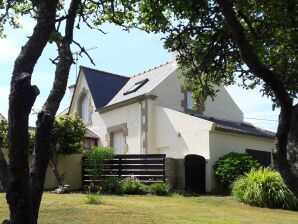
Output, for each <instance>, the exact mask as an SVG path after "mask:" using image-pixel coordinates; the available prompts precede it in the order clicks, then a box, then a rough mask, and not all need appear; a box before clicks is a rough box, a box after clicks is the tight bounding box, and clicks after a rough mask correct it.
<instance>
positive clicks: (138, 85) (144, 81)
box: [123, 79, 149, 95]
mask: <svg viewBox="0 0 298 224" xmlns="http://www.w3.org/2000/svg"><path fill="white" fill-rule="evenodd" d="M148 81H149V79H144V80H142V81H139V82H136V83H135V84H133V85H132V86H131V87H130V88H129V89H128V90H126V92H124V93H123V95H127V94H130V93H134V92H136V91H137V90H138V89H140V88H141V87H142V86H143V85H145V84H146V83H147V82H148Z"/></svg>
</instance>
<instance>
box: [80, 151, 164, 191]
mask: <svg viewBox="0 0 298 224" xmlns="http://www.w3.org/2000/svg"><path fill="white" fill-rule="evenodd" d="M165 159H166V155H164V154H144V155H142V154H126V155H116V156H115V157H114V158H113V159H111V160H108V161H106V162H105V164H104V173H103V175H102V178H105V177H118V179H124V178H126V177H130V176H133V177H135V178H137V179H139V180H140V181H142V182H144V183H161V182H165V180H166V178H165ZM82 169H83V186H86V185H88V184H89V183H90V182H91V181H92V179H93V178H92V177H93V176H92V170H91V169H90V168H89V167H88V161H87V160H86V158H83V166H82Z"/></svg>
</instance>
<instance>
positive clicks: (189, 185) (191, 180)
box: [184, 155, 206, 194]
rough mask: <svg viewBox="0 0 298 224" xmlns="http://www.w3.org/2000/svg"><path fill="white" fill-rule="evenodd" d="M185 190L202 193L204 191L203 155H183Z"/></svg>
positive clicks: (204, 162) (204, 169) (204, 165)
mask: <svg viewBox="0 0 298 224" xmlns="http://www.w3.org/2000/svg"><path fill="white" fill-rule="evenodd" d="M184 159H185V191H186V192H188V193H195V194H204V193H205V192H206V182H205V180H206V161H205V158H204V157H203V156H199V155H187V156H185V158H184Z"/></svg>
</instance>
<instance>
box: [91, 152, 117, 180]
mask: <svg viewBox="0 0 298 224" xmlns="http://www.w3.org/2000/svg"><path fill="white" fill-rule="evenodd" d="M114 156H115V150H114V149H113V148H111V147H103V146H100V147H98V146H97V147H93V148H92V149H91V150H90V151H89V152H87V153H86V159H87V165H88V168H90V170H91V175H92V184H93V185H94V186H95V185H97V184H98V182H99V181H100V179H101V176H102V174H103V169H104V166H105V165H104V164H105V160H109V159H112V158H113V157H114Z"/></svg>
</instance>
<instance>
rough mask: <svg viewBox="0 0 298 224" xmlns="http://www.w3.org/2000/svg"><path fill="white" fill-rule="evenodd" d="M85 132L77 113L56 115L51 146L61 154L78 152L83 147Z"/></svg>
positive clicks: (81, 150)
mask: <svg viewBox="0 0 298 224" xmlns="http://www.w3.org/2000/svg"><path fill="white" fill-rule="evenodd" d="M85 133H86V128H85V126H84V123H83V122H82V120H81V119H80V117H79V116H78V115H76V114H71V115H62V116H58V117H57V118H56V119H55V122H54V127H53V131H52V138H53V140H52V147H53V148H55V150H56V151H57V153H58V154H61V155H70V154H80V153H82V152H83V149H84V144H83V138H84V135H85Z"/></svg>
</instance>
